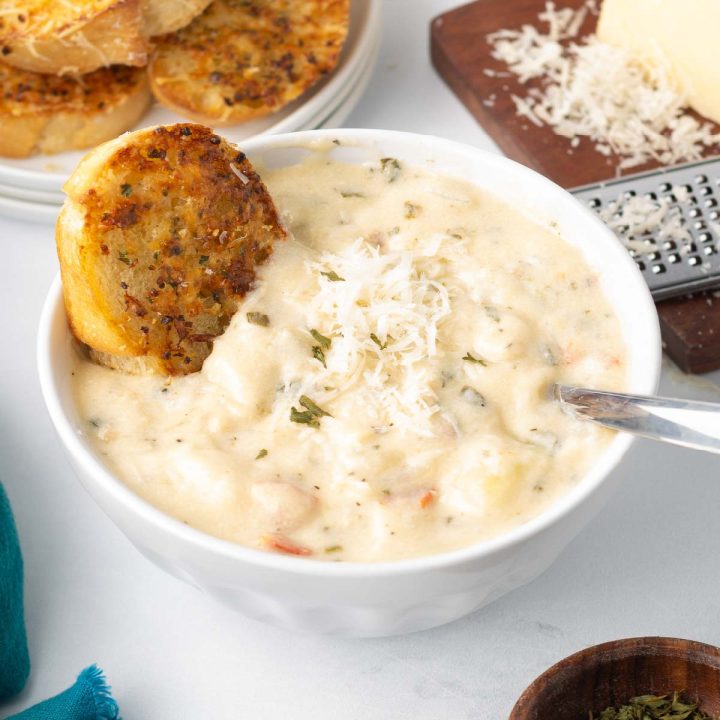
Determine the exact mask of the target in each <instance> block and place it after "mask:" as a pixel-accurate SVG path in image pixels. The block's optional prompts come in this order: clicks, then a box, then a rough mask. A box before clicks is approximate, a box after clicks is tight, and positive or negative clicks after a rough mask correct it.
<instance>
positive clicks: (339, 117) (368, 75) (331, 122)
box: [315, 41, 380, 129]
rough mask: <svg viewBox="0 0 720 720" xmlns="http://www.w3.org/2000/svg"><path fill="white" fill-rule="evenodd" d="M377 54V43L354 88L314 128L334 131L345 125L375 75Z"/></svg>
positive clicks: (378, 51)
mask: <svg viewBox="0 0 720 720" xmlns="http://www.w3.org/2000/svg"><path fill="white" fill-rule="evenodd" d="M379 54H380V42H379V41H378V43H377V44H376V46H375V49H374V51H373V55H372V57H371V58H370V62H369V63H368V65H367V68H366V69H365V72H364V73H363V74H362V75H361V76H360V78H359V80H358V82H357V84H356V85H355V87H353V88H352V89H351V91H350V92H349V93H348V95H347V97H346V98H345V99H344V100H343V101H342V102H341V103H340V105H338V107H336V108H335V109H334V110H332V111H331V112H330V114H329V115H326V116H325V117H324V119H323V120H321V121H320V123H319V124H318V125H316V126H315V127H316V128H318V129H319V128H331V129H335V128H339V127H342V125H343V124H344V123H345V120H346V119H347V118H348V116H349V115H350V113H351V112H352V111H353V110H354V109H355V107H356V106H357V104H358V102H359V101H360V98H362V96H363V95H364V94H365V90H367V87H368V85H369V84H370V80H371V79H372V76H373V74H374V73H375V65H376V63H377V58H378V55H379Z"/></svg>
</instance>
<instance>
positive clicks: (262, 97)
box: [148, 0, 349, 126]
mask: <svg viewBox="0 0 720 720" xmlns="http://www.w3.org/2000/svg"><path fill="white" fill-rule="evenodd" d="M348 22H349V0H215V2H213V3H212V4H211V5H210V6H209V7H208V9H207V10H206V11H205V12H204V13H203V14H202V15H200V16H198V17H197V18H195V20H193V22H191V23H190V24H189V25H188V26H187V27H185V28H183V29H182V30H179V31H178V32H175V33H171V34H169V35H164V36H162V37H159V38H157V39H156V45H155V50H154V51H153V54H152V57H151V59H150V64H149V66H148V72H149V75H150V83H151V86H152V90H153V93H154V95H155V97H156V98H157V99H158V100H159V101H160V102H161V103H162V104H163V105H167V106H168V107H170V108H172V109H173V110H175V111H176V112H177V113H179V114H180V115H183V116H185V117H188V118H191V119H193V120H197V121H198V122H207V123H211V124H213V125H215V126H222V125H231V124H234V123H240V122H244V121H247V120H251V119H253V118H258V117H262V116H264V115H267V114H269V113H272V112H275V111H277V110H279V109H280V108H282V107H283V106H285V105H286V104H287V103H289V102H291V101H292V100H294V99H295V98H297V97H298V96H300V95H301V94H302V93H304V92H305V91H306V90H308V89H309V88H310V87H311V86H312V85H314V84H315V83H316V82H317V81H318V80H319V79H320V78H322V77H323V76H325V75H327V74H328V73H329V72H331V71H332V70H333V69H334V67H335V66H336V64H337V61H338V58H339V56H340V52H341V50H342V46H343V43H344V41H345V38H346V36H347V32H348Z"/></svg>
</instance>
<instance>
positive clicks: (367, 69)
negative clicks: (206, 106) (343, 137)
mask: <svg viewBox="0 0 720 720" xmlns="http://www.w3.org/2000/svg"><path fill="white" fill-rule="evenodd" d="M379 50H380V38H378V39H377V41H376V42H375V43H374V45H373V47H372V50H371V52H370V55H369V56H368V58H367V60H366V62H365V63H364V65H363V66H362V67H361V68H359V70H360V71H359V72H358V73H357V77H355V78H353V81H352V83H348V86H347V87H346V88H345V90H344V92H343V93H342V94H341V95H340V96H338V97H337V98H336V100H335V102H334V103H333V104H332V105H331V106H328V107H324V108H322V109H321V110H319V111H318V112H317V113H316V114H315V115H314V117H313V118H312V119H311V120H310V121H309V122H308V124H307V125H306V126H305V127H304V128H303V129H305V130H315V129H318V128H321V127H326V126H325V122H326V120H327V119H328V118H329V117H331V116H334V115H335V114H336V113H339V112H340V111H341V110H343V109H345V108H347V112H346V113H345V115H344V117H343V119H344V118H345V117H347V116H348V115H349V114H350V112H351V110H352V109H353V108H354V107H355V105H357V103H358V102H359V100H360V98H361V97H362V95H363V93H364V92H365V89H366V88H367V86H368V83H369V82H370V78H371V77H372V75H373V73H374V72H375V63H376V62H377V57H378V54H379ZM336 127H339V126H336ZM221 132H222V131H221Z"/></svg>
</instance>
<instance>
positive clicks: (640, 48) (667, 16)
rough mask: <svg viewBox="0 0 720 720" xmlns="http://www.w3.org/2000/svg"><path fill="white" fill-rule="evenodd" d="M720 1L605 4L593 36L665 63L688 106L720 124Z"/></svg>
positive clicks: (608, 0) (659, 0) (616, 1)
mask: <svg viewBox="0 0 720 720" xmlns="http://www.w3.org/2000/svg"><path fill="white" fill-rule="evenodd" d="M718 32H720V2H718V0H604V2H603V6H602V12H601V14H600V20H599V22H598V29H597V35H598V37H599V39H600V40H601V41H603V42H606V43H609V44H611V45H617V46H619V47H622V48H625V49H626V50H628V51H629V52H631V53H632V54H633V55H637V56H638V57H641V58H643V59H647V60H650V61H651V62H660V63H662V64H664V65H665V66H666V67H667V68H668V70H669V72H670V73H671V75H672V77H673V78H674V79H675V81H676V82H677V84H678V87H679V88H680V90H681V91H682V92H683V94H684V95H685V96H686V99H687V103H688V105H690V107H692V108H693V109H694V110H697V112H699V113H700V114H701V115H704V116H705V117H707V118H709V119H710V120H714V121H715V122H720V63H719V62H718V56H717V43H718Z"/></svg>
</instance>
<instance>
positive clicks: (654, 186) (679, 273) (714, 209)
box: [570, 157, 720, 300]
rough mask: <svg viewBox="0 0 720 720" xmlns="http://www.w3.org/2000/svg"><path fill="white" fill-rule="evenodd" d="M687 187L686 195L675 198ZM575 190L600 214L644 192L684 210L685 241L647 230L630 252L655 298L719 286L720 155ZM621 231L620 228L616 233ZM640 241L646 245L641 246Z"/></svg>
mask: <svg viewBox="0 0 720 720" xmlns="http://www.w3.org/2000/svg"><path fill="white" fill-rule="evenodd" d="M677 188H682V189H683V192H682V195H683V199H682V200H680V199H678V198H677V197H676V196H675V192H674V191H676V189H677ZM570 192H571V193H572V194H573V195H575V197H577V198H578V199H579V200H582V201H583V202H584V203H586V204H587V205H588V206H589V207H590V208H592V209H593V210H595V211H596V212H597V213H598V214H599V213H600V212H601V211H602V210H603V208H607V207H610V208H612V207H614V206H613V205H612V203H617V202H618V199H619V198H620V202H622V198H629V197H632V196H634V195H645V196H646V197H649V198H651V199H652V200H658V199H660V198H663V197H667V198H668V199H669V206H675V207H677V208H678V210H679V211H680V213H681V219H680V222H681V223H682V226H683V228H684V229H685V230H687V231H688V233H689V235H690V236H691V238H692V239H691V240H690V239H687V240H685V241H682V242H673V241H672V240H668V239H663V238H660V237H658V236H657V234H653V233H652V232H650V231H648V232H645V233H644V234H643V235H642V236H641V237H638V238H630V237H626V234H627V233H626V232H624V231H623V230H622V229H621V230H620V232H618V233H617V234H618V235H619V237H620V239H621V240H624V239H633V240H635V241H636V242H635V243H633V245H634V246H635V247H634V249H632V250H629V252H630V255H631V256H632V257H633V258H634V260H635V263H636V264H637V266H638V268H639V269H640V271H641V272H642V274H643V276H644V278H645V280H646V281H647V284H648V286H649V288H650V292H651V293H652V296H653V298H654V299H655V300H665V299H667V298H670V297H675V296H677V295H684V294H687V293H689V292H695V291H699V290H707V289H709V288H717V287H720V157H718V158H714V159H711V160H703V161H701V162H695V163H689V164H687V165H678V166H676V167H672V168H664V169H660V170H653V171H651V172H646V173H638V174H636V175H628V176H625V177H622V178H618V179H617V180H608V181H606V182H602V183H597V184H593V185H584V186H582V187H579V188H573V189H571V190H570ZM616 232H617V231H616ZM637 241H640V244H641V247H642V246H645V247H646V248H647V250H645V247H642V249H638V248H637Z"/></svg>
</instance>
